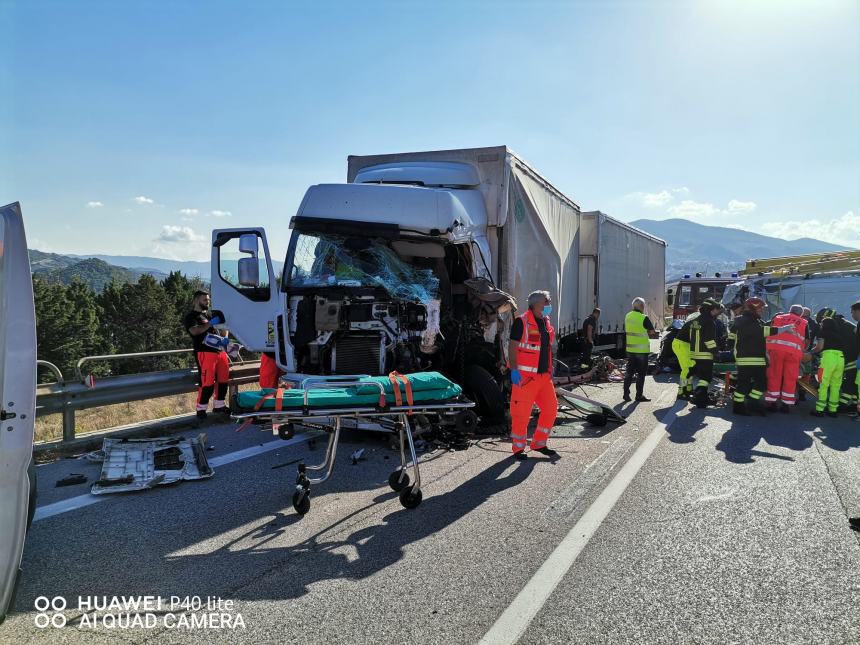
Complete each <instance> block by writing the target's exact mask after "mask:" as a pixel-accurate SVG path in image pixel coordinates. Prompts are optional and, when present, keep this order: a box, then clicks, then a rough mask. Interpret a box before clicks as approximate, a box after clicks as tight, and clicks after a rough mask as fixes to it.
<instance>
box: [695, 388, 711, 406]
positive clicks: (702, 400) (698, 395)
mask: <svg viewBox="0 0 860 645" xmlns="http://www.w3.org/2000/svg"><path fill="white" fill-rule="evenodd" d="M693 403H695V404H696V407H697V408H706V407H708V403H709V401H708V388H706V387H697V388H696V391H695V392H693Z"/></svg>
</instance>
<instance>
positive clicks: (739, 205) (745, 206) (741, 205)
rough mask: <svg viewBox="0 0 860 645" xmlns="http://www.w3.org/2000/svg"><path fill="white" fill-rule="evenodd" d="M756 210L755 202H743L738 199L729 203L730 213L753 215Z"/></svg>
mask: <svg viewBox="0 0 860 645" xmlns="http://www.w3.org/2000/svg"><path fill="white" fill-rule="evenodd" d="M755 208H756V203H755V202H742V201H739V200H737V199H733V200H731V201H730V202H729V213H734V214H738V213H752V212H753V211H754V210H755Z"/></svg>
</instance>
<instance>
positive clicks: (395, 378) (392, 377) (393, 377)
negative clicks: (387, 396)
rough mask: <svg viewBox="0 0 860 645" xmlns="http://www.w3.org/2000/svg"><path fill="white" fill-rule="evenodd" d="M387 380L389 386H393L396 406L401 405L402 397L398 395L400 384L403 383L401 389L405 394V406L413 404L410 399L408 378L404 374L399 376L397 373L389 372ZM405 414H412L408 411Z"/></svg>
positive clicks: (410, 387) (410, 391)
mask: <svg viewBox="0 0 860 645" xmlns="http://www.w3.org/2000/svg"><path fill="white" fill-rule="evenodd" d="M388 380H389V381H391V385H393V386H394V401H395V403H397V405H403V397H402V396H401V395H400V383H401V382H402V383H403V389H404V391H405V392H406V404H407V405H408V406H410V407H412V405H413V404H414V400H413V398H412V383H410V382H409V377H408V376H406V375H405V374H400V373H399V372H391V374H389V375H388ZM406 414H412V410H409V411H408V412H407V413H406Z"/></svg>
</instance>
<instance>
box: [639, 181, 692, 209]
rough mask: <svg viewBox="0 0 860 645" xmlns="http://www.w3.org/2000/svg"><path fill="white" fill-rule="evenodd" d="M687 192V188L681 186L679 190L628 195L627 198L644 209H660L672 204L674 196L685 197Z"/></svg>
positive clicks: (671, 189)
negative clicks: (636, 202)
mask: <svg viewBox="0 0 860 645" xmlns="http://www.w3.org/2000/svg"><path fill="white" fill-rule="evenodd" d="M689 192H690V189H689V188H687V187H686V186H682V187H681V188H669V189H668V190H665V189H664V190H660V191H658V192H656V193H641V192H640V193H630V194H629V195H627V197H628V198H630V199H634V200H636V201H638V202H639V203H640V204H642V205H643V206H645V207H646V208H660V207H661V206H665V205H666V204H669V203H670V202H672V201H673V200H674V199H675V195H686V194H687V193H689Z"/></svg>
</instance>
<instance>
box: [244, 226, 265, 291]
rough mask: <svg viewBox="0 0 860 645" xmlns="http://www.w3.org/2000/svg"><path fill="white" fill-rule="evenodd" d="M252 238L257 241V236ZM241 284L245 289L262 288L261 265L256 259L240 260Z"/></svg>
mask: <svg viewBox="0 0 860 645" xmlns="http://www.w3.org/2000/svg"><path fill="white" fill-rule="evenodd" d="M242 237H245V236H242ZM252 237H253V238H254V239H255V240H256V235H254V236H252ZM239 284H240V285H242V286H243V287H259V286H260V264H259V261H258V260H257V258H256V257H253V258H240V259H239Z"/></svg>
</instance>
